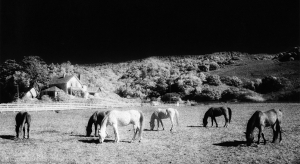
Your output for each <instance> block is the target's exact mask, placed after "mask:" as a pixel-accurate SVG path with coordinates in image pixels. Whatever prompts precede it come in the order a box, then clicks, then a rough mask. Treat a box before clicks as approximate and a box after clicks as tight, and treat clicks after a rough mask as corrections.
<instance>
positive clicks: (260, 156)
mask: <svg viewBox="0 0 300 164" xmlns="http://www.w3.org/2000/svg"><path fill="white" fill-rule="evenodd" d="M219 105H220V104H210V105H199V106H192V107H191V106H186V107H177V109H178V110H179V113H180V117H179V121H180V126H179V127H175V129H176V132H175V133H173V134H172V133H170V132H169V129H170V126H171V125H170V120H169V119H166V120H163V122H164V125H165V129H166V130H165V131H147V129H149V123H148V122H149V119H150V116H151V113H152V112H153V110H154V108H153V107H143V108H137V109H140V110H142V111H143V112H144V115H145V118H146V119H145V124H144V125H145V129H146V130H145V131H144V135H143V136H144V140H143V142H142V143H128V141H129V140H130V139H131V138H132V135H133V131H132V126H127V127H123V128H119V133H120V137H121V142H120V143H118V144H115V143H112V142H111V141H112V139H113V136H114V135H113V131H112V128H111V127H109V128H108V133H109V134H110V135H112V137H109V138H107V140H106V142H105V143H103V144H98V141H97V140H96V138H92V137H84V134H85V126H86V123H87V121H88V118H89V116H90V115H91V114H92V113H93V112H94V111H86V110H75V111H72V110H70V111H61V112H60V113H55V112H52V111H43V112H32V113H31V115H32V120H33V121H32V127H31V139H29V140H23V141H22V140H19V141H15V140H12V138H11V137H13V135H14V134H15V133H14V116H15V113H2V114H0V124H1V125H2V126H0V144H1V146H0V163H34V162H35V163H227V162H229V163H292V162H296V160H297V158H298V160H299V156H300V152H299V150H300V149H299V148H300V143H299V142H298V139H299V137H300V129H299V126H300V124H299V121H298V119H299V117H300V113H299V110H298V109H299V104H265V103H264V104H258V103H255V104H226V105H227V106H229V107H231V108H232V110H233V117H232V122H231V124H229V126H228V128H221V127H220V128H215V127H213V128H203V127H202V126H201V119H202V118H203V115H204V113H205V111H206V110H207V109H208V108H209V107H210V106H219ZM271 108H279V109H281V110H282V111H283V113H284V120H283V123H282V128H283V130H284V133H283V142H282V143H281V144H272V143H270V140H271V139H272V137H271V130H270V129H265V137H266V139H267V140H268V142H267V145H262V144H261V145H259V146H257V145H256V144H254V145H253V146H250V147H246V146H245V143H244V141H245V137H244V131H245V127H246V123H247V120H248V119H249V117H250V116H251V115H252V114H253V113H254V111H256V110H268V109H271ZM125 109H128V108H124V110H125ZM217 121H218V123H219V125H220V126H222V125H223V124H224V118H223V117H218V118H217ZM209 125H210V120H209ZM255 137H256V136H255Z"/></svg>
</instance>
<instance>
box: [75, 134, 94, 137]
mask: <svg viewBox="0 0 300 164" xmlns="http://www.w3.org/2000/svg"><path fill="white" fill-rule="evenodd" d="M70 136H73V137H88V136H86V135H82V134H71V135H70ZM89 137H93V136H89Z"/></svg>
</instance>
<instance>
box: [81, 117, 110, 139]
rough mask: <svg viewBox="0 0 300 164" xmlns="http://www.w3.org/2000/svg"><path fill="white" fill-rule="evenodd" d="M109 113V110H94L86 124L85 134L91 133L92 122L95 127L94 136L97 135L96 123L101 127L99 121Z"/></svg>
mask: <svg viewBox="0 0 300 164" xmlns="http://www.w3.org/2000/svg"><path fill="white" fill-rule="evenodd" d="M107 113H109V111H103V112H95V113H94V114H93V115H92V116H91V117H90V119H89V121H88V124H87V126H86V136H87V137H89V136H90V135H91V133H92V126H93V124H94V127H95V136H97V132H98V131H97V128H98V125H99V126H100V127H101V122H102V120H103V118H104V117H105V116H106V115H107Z"/></svg>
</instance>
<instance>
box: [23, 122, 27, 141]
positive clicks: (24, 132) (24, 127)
mask: <svg viewBox="0 0 300 164" xmlns="http://www.w3.org/2000/svg"><path fill="white" fill-rule="evenodd" d="M25 135H26V133H25V125H23V138H25Z"/></svg>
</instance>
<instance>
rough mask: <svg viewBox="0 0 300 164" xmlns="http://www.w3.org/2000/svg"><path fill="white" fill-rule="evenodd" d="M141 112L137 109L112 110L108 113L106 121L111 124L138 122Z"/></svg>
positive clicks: (122, 124)
mask: <svg viewBox="0 0 300 164" xmlns="http://www.w3.org/2000/svg"><path fill="white" fill-rule="evenodd" d="M140 117H141V113H140V112H139V111H137V110H127V111H119V110H112V111H111V112H109V113H108V119H109V120H108V121H109V122H110V123H111V124H114V123H118V125H121V126H126V125H129V124H131V123H133V122H139V120H140Z"/></svg>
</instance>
